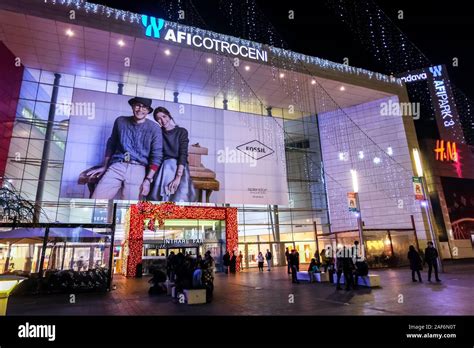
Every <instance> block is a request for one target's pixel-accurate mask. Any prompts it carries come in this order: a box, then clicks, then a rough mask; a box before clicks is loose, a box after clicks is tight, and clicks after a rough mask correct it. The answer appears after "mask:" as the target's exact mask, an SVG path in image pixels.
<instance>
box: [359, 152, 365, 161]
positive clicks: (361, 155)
mask: <svg viewBox="0 0 474 348" xmlns="http://www.w3.org/2000/svg"><path fill="white" fill-rule="evenodd" d="M359 158H360V159H363V158H364V151H359Z"/></svg>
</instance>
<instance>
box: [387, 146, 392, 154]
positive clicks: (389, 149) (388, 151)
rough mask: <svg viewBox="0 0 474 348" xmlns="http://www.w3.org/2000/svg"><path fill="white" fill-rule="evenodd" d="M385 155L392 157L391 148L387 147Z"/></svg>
mask: <svg viewBox="0 0 474 348" xmlns="http://www.w3.org/2000/svg"><path fill="white" fill-rule="evenodd" d="M387 155H389V156H392V155H393V149H392V147H391V146H389V147H387Z"/></svg>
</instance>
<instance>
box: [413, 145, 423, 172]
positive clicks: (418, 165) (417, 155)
mask: <svg viewBox="0 0 474 348" xmlns="http://www.w3.org/2000/svg"><path fill="white" fill-rule="evenodd" d="M413 158H414V159H415V167H416V174H417V175H418V176H419V177H422V176H423V167H422V166H421V158H420V153H419V152H418V149H413Z"/></svg>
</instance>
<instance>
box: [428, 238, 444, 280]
mask: <svg viewBox="0 0 474 348" xmlns="http://www.w3.org/2000/svg"><path fill="white" fill-rule="evenodd" d="M438 257H439V255H438V250H436V248H435V247H434V245H433V242H428V247H427V248H426V249H425V262H426V263H427V264H428V281H429V282H430V281H431V272H432V271H433V268H434V273H435V279H436V281H437V282H440V281H441V279H439V277H438Z"/></svg>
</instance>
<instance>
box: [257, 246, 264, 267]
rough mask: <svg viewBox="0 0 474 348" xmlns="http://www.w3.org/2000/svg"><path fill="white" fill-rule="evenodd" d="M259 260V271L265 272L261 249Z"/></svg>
mask: <svg viewBox="0 0 474 348" xmlns="http://www.w3.org/2000/svg"><path fill="white" fill-rule="evenodd" d="M257 261H258V271H259V272H260V271H262V272H263V254H262V252H261V251H259V252H258V256H257Z"/></svg>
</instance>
